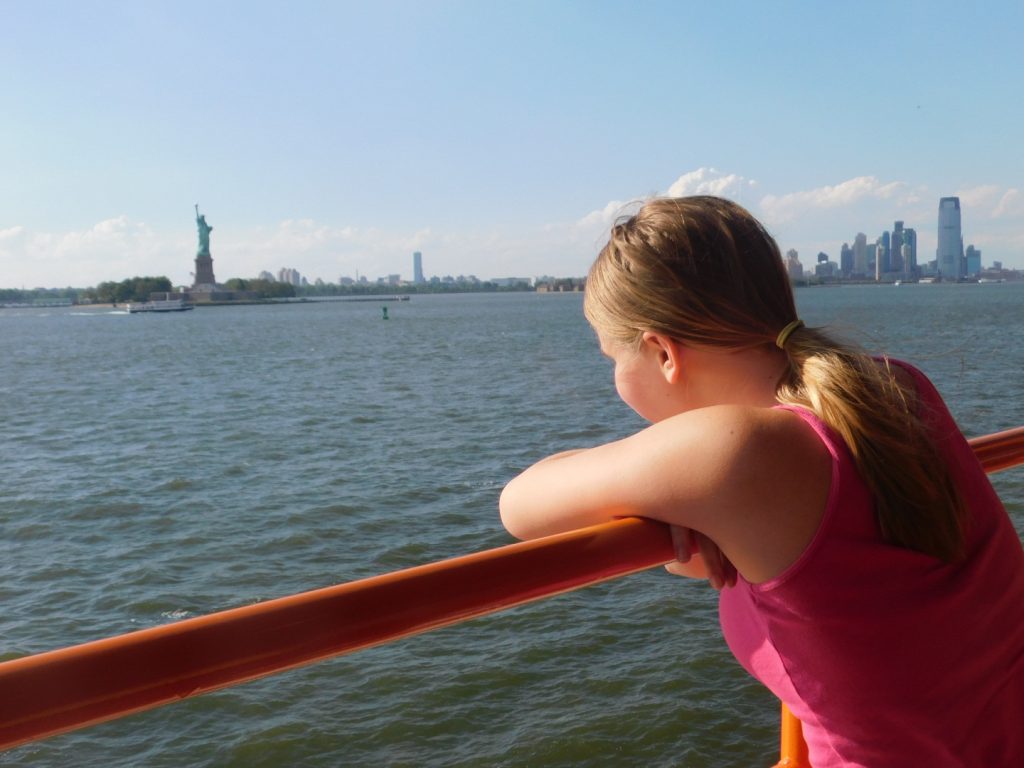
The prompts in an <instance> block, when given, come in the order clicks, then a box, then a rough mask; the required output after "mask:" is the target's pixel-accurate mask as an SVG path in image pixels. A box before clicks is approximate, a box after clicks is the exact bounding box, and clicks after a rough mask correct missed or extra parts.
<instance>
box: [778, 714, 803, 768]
mask: <svg viewBox="0 0 1024 768" xmlns="http://www.w3.org/2000/svg"><path fill="white" fill-rule="evenodd" d="M810 766H811V763H810V761H809V760H808V757H807V742H805V741H804V732H803V726H802V725H801V724H800V721H799V720H798V719H797V717H796V715H794V714H793V713H792V712H790V711H789V707H787V706H786V705H785V704H783V705H782V727H781V728H780V739H779V762H777V763H776V764H775V768H810Z"/></svg>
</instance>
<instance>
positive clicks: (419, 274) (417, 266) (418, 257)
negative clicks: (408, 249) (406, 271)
mask: <svg viewBox="0 0 1024 768" xmlns="http://www.w3.org/2000/svg"><path fill="white" fill-rule="evenodd" d="M412 281H413V282H414V283H416V285H421V284H422V283H425V282H426V280H424V279H423V254H422V253H420V252H419V251H413V254H412Z"/></svg>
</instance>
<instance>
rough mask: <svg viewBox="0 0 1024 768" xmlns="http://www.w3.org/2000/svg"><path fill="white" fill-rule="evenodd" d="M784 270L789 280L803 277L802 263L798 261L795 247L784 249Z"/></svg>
mask: <svg viewBox="0 0 1024 768" xmlns="http://www.w3.org/2000/svg"><path fill="white" fill-rule="evenodd" d="M786 272H787V273H788V274H789V279H790V280H803V279H804V265H803V264H801V263H800V255H799V254H798V253H797V252H796V249H795V248H790V249H789V250H788V251H786Z"/></svg>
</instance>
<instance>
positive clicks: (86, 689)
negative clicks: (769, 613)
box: [0, 428, 1024, 768]
mask: <svg viewBox="0 0 1024 768" xmlns="http://www.w3.org/2000/svg"><path fill="white" fill-rule="evenodd" d="M971 445H972V447H973V448H974V449H975V451H976V452H977V453H978V456H979V458H981V460H982V464H983V465H984V466H985V468H986V469H987V470H988V471H996V470H998V469H1005V468H1007V467H1009V466H1013V465H1014V464H1019V463H1021V462H1022V461H1024V428H1020V429H1015V430H1009V431H1007V432H1000V433H998V434H995V435H990V436H987V437H980V438H975V439H973V440H972V441H971ZM671 560H673V548H672V541H671V536H670V535H669V532H668V528H667V527H666V526H664V525H662V524H660V523H655V522H652V521H650V520H640V519H637V518H630V519H626V520H618V521H616V522H613V523H606V524H604V525H598V526H594V527H592V528H585V529H582V530H579V531H571V532H569V533H563V534H559V535H557V536H549V537H547V538H544V539H537V540H535V541H529V542H523V543H520V544H512V545H510V546H507V547H500V548H498V549H492V550H487V551H484V552H478V553H475V554H471V555H466V556H463V557H457V558H453V559H451V560H445V561H442V562H438V563H430V564H428V565H423V566H419V567H416V568H409V569H406V570H403V571H396V572H394V573H389V574H384V575H382V576H375V577H373V578H369V579H363V580H361V581H354V582H350V583H348V584H341V585H338V586H334V587H327V588H325V589H318V590H314V591H312V592H305V593H302V594H298V595H291V596H288V597H282V598H279V599H277V600H270V601H268V602H264V603H257V604H255V605H249V606H245V607H242V608H235V609H232V610H228V611H223V612H220V613H214V614H210V615H208V616H201V617H198V618H194V619H187V620H185V621H180V622H177V623H175V624H167V625H164V626H160V627H153V628H150V629H144V630H141V631H138V632H133V633H130V634H127V635H120V636H117V637H112V638H107V639H105V640H96V641H93V642H90V643H85V644H82V645H77V646H72V647H70V648H64V649H61V650H56V651H50V652H47V653H41V654H37V655H34V656H26V657H24V658H20V659H15V660H13V661H7V662H3V663H0V749H3V748H7V747H12V746H15V745H17V744H22V743H25V742H28V741H33V740H36V739H41V738H45V737H47V736H52V735H54V734H57V733H62V732H64V731H69V730H73V729H75V728H81V727H84V726H87V725H91V724H94V723H99V722H103V721H105V720H110V719H113V718H116V717H120V716H123V715H127V714H131V713H133V712H139V711H142V710H146V709H151V708H153V707H157V706H160V705H161V704H166V703H169V702H171V701H176V700H179V699H183V698H186V697H188V696H194V695H197V694H200V693H206V692H208V691H213V690H216V689H218V688H224V687H226V686H229V685H234V684H237V683H242V682H246V681H248V680H253V679H256V678H258V677H263V676H265V675H269V674H272V673H274V672H280V671H284V670H286V669H292V668H294V667H298V666H302V665H304V664H309V663H311V662H314V661H318V660H321V659H326V658H329V657H331V656H337V655H340V654H343V653H349V652H351V651H355V650H359V649H361V648H366V647H368V646H371V645H377V644H379V643H384V642H387V641H389V640H395V639H397V638H400V637H405V636H407V635H411V634H416V633H418V632H425V631H427V630H430V629H436V628H438V627H442V626H446V625H448V624H454V623H456V622H459V621H465V620H467V619H471V618H475V617H477V616H482V615H484V614H487V613H492V612H495V611H499V610H502V609H504V608H510V607H512V606H516V605H521V604H523V603H526V602H530V601H532V600H537V599H540V598H542V597H549V596H551V595H556V594H560V593H562V592H567V591H569V590H573V589H578V588H580V587H584V586H587V585H589V584H595V583H597V582H600V581H605V580H607V579H612V578H616V577H618V576H624V575H626V574H629V573H634V572H636V571H641V570H645V569H647V568H651V567H653V566H655V565H660V564H663V563H667V562H670V561H671ZM788 718H791V719H792V723H795V724H796V725H795V729H796V730H795V731H793V728H794V726H793V725H792V723H791V724H790V725H789V726H787V729H788V730H787V733H788V734H789V735H788V736H787V735H786V733H784V739H788V741H784V744H787V743H789V744H797V742H796V741H794V739H798V738H800V736H799V721H798V720H796V718H793V717H792V716H791V715H789V716H788ZM785 722H787V721H786V720H785V719H784V723H785ZM794 733H795V736H794ZM799 743H802V739H801V742H799ZM794 754H799V747H797V750H796V752H795V753H794ZM784 757H785V756H784ZM788 765H790V766H800V768H804V766H806V763H790V764H788Z"/></svg>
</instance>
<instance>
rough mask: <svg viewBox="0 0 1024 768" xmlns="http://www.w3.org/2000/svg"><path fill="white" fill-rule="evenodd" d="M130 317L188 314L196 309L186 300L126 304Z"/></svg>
mask: <svg viewBox="0 0 1024 768" xmlns="http://www.w3.org/2000/svg"><path fill="white" fill-rule="evenodd" d="M125 306H126V307H127V309H128V314H129V315H134V314H137V313H139V312H186V311H188V310H190V309H195V307H194V306H193V305H192V304H187V303H186V302H185V300H184V299H166V300H162V301H144V302H140V303H138V304H126V305H125Z"/></svg>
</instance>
